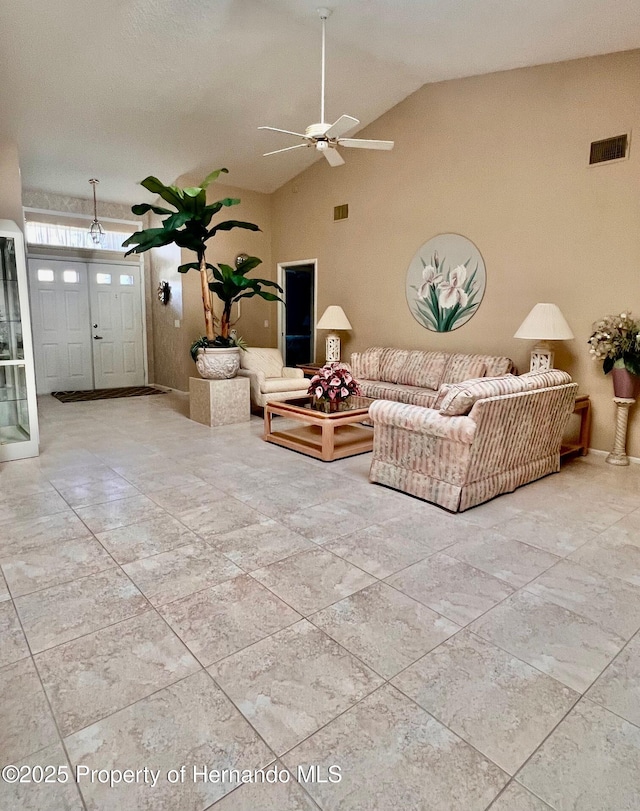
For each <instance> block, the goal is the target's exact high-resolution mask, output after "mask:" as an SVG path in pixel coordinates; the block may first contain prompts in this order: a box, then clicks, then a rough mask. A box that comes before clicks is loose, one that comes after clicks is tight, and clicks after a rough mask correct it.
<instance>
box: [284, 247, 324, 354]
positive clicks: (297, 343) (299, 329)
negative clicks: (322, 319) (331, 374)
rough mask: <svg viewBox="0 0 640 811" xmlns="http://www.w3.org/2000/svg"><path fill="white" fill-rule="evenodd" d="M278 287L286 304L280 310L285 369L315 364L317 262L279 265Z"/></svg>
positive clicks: (313, 260) (312, 260) (305, 261)
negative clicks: (298, 365)
mask: <svg viewBox="0 0 640 811" xmlns="http://www.w3.org/2000/svg"><path fill="white" fill-rule="evenodd" d="M278 283H279V284H280V286H281V287H282V289H283V295H282V298H283V300H284V302H285V306H282V305H279V307H278V346H279V349H280V351H281V352H282V356H283V358H284V362H285V366H296V365H297V364H298V363H311V362H313V360H314V358H315V351H316V346H315V343H316V341H315V326H316V283H317V263H316V260H315V259H309V260H303V261H300V262H287V263H282V264H279V265H278Z"/></svg>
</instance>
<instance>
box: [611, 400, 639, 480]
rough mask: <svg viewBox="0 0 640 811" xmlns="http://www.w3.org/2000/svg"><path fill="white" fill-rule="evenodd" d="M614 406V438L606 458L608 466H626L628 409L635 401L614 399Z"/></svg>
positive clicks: (627, 462) (627, 459) (627, 460)
mask: <svg viewBox="0 0 640 811" xmlns="http://www.w3.org/2000/svg"><path fill="white" fill-rule="evenodd" d="M613 402H614V403H615V404H616V436H615V439H614V442H613V450H612V451H611V453H610V454H609V455H608V456H607V462H608V463H609V464H610V465H628V464H629V457H628V456H627V424H628V422H629V409H630V408H631V406H632V405H633V404H634V403H635V400H631V399H627V398H626V397H614V398H613Z"/></svg>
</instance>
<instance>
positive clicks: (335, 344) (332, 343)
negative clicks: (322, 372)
mask: <svg viewBox="0 0 640 811" xmlns="http://www.w3.org/2000/svg"><path fill="white" fill-rule="evenodd" d="M325 354H326V358H327V360H326V362H327V363H339V362H340V336H339V335H335V334H334V333H332V334H331V335H327V338H326V341H325Z"/></svg>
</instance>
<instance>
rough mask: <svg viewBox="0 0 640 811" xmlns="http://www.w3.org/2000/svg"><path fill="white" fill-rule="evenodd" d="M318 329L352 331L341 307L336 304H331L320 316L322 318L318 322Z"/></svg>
mask: <svg viewBox="0 0 640 811" xmlns="http://www.w3.org/2000/svg"><path fill="white" fill-rule="evenodd" d="M318 329H332V330H338V329H343V330H349V329H352V326H351V324H350V323H349V319H348V318H347V316H346V315H345V314H344V310H343V309H342V307H338V305H337V304H332V305H331V306H330V307H327V309H326V310H325V311H324V313H323V314H322V318H321V319H320V320H319V321H318Z"/></svg>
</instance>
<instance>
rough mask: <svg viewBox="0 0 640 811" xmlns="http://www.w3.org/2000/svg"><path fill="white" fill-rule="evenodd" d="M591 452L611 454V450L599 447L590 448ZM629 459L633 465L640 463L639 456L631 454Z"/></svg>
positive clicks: (601, 454)
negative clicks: (602, 449) (603, 449)
mask: <svg viewBox="0 0 640 811" xmlns="http://www.w3.org/2000/svg"><path fill="white" fill-rule="evenodd" d="M589 453H592V454H593V455H594V456H609V451H599V450H598V449H597V448H589ZM629 461H630V462H631V464H632V465H640V457H639V456H630V457H629Z"/></svg>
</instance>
